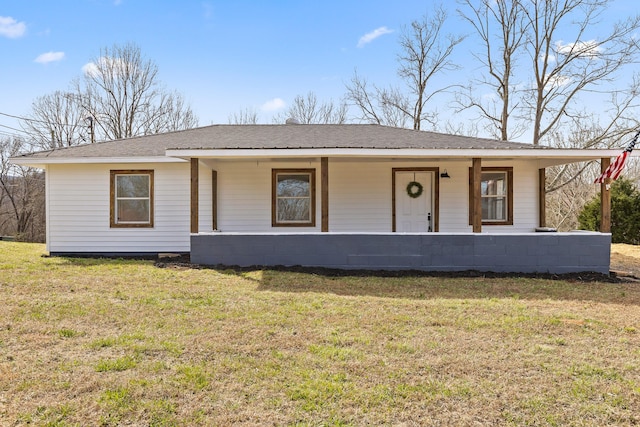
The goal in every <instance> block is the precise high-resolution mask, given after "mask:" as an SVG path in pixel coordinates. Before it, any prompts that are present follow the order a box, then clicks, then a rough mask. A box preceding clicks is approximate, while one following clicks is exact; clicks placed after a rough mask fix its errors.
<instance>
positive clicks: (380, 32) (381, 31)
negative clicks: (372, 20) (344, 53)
mask: <svg viewBox="0 0 640 427" xmlns="http://www.w3.org/2000/svg"><path fill="white" fill-rule="evenodd" d="M390 33H393V30H390V29H388V28H387V27H380V28H376V29H375V30H373V31H371V32H370V33H367V34H365V35H364V36H362V37H360V40H358V47H364V45H366V44H368V43H371V42H372V41H374V40H375V39H377V38H378V37H380V36H384V35H385V34H390Z"/></svg>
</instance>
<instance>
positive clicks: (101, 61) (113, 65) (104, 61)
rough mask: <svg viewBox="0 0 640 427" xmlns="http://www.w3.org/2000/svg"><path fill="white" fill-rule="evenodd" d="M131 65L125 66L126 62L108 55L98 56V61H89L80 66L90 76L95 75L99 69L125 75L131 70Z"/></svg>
mask: <svg viewBox="0 0 640 427" xmlns="http://www.w3.org/2000/svg"><path fill="white" fill-rule="evenodd" d="M131 68H132V67H131V66H127V63H126V62H125V61H123V60H122V59H119V58H111V57H108V56H101V57H100V58H98V63H97V64H96V63H95V62H89V63H87V64H84V65H83V66H82V72H83V73H84V74H88V75H90V76H96V75H97V74H98V73H99V71H100V70H109V71H110V72H113V73H116V74H121V75H126V74H129V73H130V72H131Z"/></svg>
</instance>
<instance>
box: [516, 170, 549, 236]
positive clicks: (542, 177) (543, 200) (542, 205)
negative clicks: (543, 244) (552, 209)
mask: <svg viewBox="0 0 640 427" xmlns="http://www.w3.org/2000/svg"><path fill="white" fill-rule="evenodd" d="M546 181H547V176H546V170H545V168H541V169H538V226H539V227H546V226H547V197H546V196H547V192H546V189H545V183H546ZM510 185H513V183H510Z"/></svg>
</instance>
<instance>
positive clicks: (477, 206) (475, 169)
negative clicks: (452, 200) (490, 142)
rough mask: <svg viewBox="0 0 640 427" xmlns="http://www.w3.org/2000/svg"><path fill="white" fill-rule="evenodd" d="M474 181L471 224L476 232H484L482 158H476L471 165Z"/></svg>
mask: <svg viewBox="0 0 640 427" xmlns="http://www.w3.org/2000/svg"><path fill="white" fill-rule="evenodd" d="M471 175H472V181H473V186H472V189H473V197H471V200H472V201H473V206H471V224H472V226H473V232H474V233H480V232H482V186H481V183H482V160H481V159H479V158H474V159H473V161H472V165H471Z"/></svg>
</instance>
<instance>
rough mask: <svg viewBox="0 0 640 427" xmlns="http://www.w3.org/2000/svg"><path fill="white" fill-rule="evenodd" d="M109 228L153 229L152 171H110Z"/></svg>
mask: <svg viewBox="0 0 640 427" xmlns="http://www.w3.org/2000/svg"><path fill="white" fill-rule="evenodd" d="M110 204H111V213H110V223H111V227H153V171H152V170H137V171H134V170H131V171H130V170H114V171H111V203H110Z"/></svg>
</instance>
